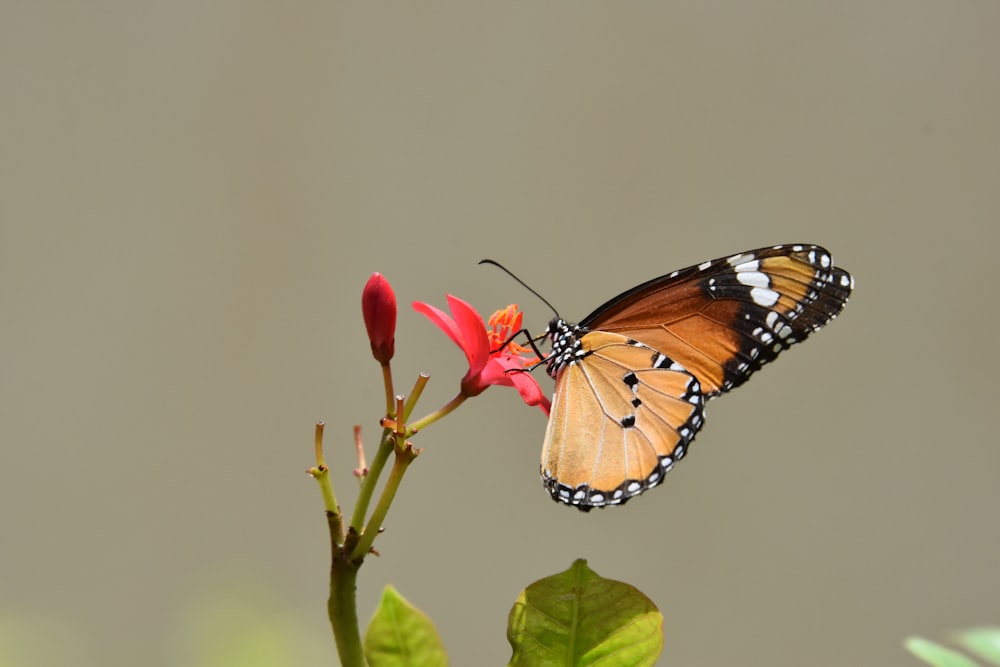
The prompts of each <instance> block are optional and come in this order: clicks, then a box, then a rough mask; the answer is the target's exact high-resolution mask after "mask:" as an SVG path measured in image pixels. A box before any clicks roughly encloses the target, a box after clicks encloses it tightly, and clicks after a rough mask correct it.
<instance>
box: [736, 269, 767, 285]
mask: <svg viewBox="0 0 1000 667" xmlns="http://www.w3.org/2000/svg"><path fill="white" fill-rule="evenodd" d="M736 279H737V280H739V281H740V282H741V283H743V284H744V285H749V286H750V287H770V286H771V281H770V280H769V279H768V277H767V275H766V274H764V273H761V272H760V271H737V272H736Z"/></svg>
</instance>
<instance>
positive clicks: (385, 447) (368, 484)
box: [351, 428, 392, 534]
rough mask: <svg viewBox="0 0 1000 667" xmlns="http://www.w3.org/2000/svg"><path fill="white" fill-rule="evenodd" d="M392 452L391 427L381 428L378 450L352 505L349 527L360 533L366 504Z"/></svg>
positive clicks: (366, 511)
mask: <svg viewBox="0 0 1000 667" xmlns="http://www.w3.org/2000/svg"><path fill="white" fill-rule="evenodd" d="M389 454H392V429H388V428H385V429H382V440H381V441H380V442H379V445H378V451H377V452H375V458H374V459H372V464H371V465H370V466H369V467H368V475H366V476H365V479H364V481H363V482H361V490H360V491H358V501H357V503H356V504H355V505H354V513H353V514H351V528H352V529H354V530H355V531H356V532H357V533H359V534H360V533H361V528H362V526H364V525H365V515H366V514H368V505H369V504H370V503H371V500H372V494H374V493H375V485H376V484H377V483H378V478H379V476H381V474H382V468H384V467H385V462H386V461H388V460H389Z"/></svg>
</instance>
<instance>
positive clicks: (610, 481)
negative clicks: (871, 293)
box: [541, 244, 853, 511]
mask: <svg viewBox="0 0 1000 667" xmlns="http://www.w3.org/2000/svg"><path fill="white" fill-rule="evenodd" d="M852 288H853V279H852V278H851V276H850V275H849V274H848V273H847V272H846V271H843V270H842V269H839V268H835V267H834V266H833V260H832V257H831V255H830V253H828V252H827V251H826V250H824V249H823V248H821V247H819V246H815V245H806V244H801V245H798V244H797V245H782V246H773V247H771V248H762V249H759V250H753V251H748V252H744V253H739V254H736V255H732V256H730V257H726V258H721V259H717V260H713V261H710V262H703V263H701V264H698V265H695V266H692V267H689V268H687V269H682V270H680V271H674V272H673V273H670V274H667V275H664V276H661V277H659V278H655V279H653V280H650V281H648V282H646V283H643V284H641V285H639V286H637V287H635V288H633V289H631V290H628V291H626V292H624V293H622V294H620V295H618V296H617V297H615V298H613V299H611V300H610V301H608V302H607V303H605V304H603V305H602V306H600V307H599V308H597V309H596V310H595V311H594V312H593V313H591V314H590V315H588V316H587V317H585V318H584V319H583V320H581V322H580V323H579V324H578V325H575V324H571V323H569V322H565V321H564V320H562V319H560V318H558V317H557V318H555V319H553V320H552V321H551V322H550V323H549V326H548V329H547V330H546V335H547V337H548V338H549V340H550V341H551V343H552V350H551V352H550V354H548V355H546V357H545V359H544V363H545V365H546V370H547V372H548V373H549V375H551V376H552V377H553V378H555V380H556V389H555V393H554V395H553V399H552V411H551V415H550V418H549V424H548V428H547V429H546V435H545V443H544V445H543V448H542V463H541V474H542V480H543V483H544V484H545V487H546V489H548V491H549V493H550V494H551V495H552V497H553V498H554V499H555V500H557V501H560V502H564V503H567V504H570V505H574V506H576V507H578V508H579V509H581V510H584V511H586V510H589V509H591V508H592V507H603V506H607V505H617V504H621V503H624V502H625V501H627V500H628V499H629V498H631V497H633V496H636V495H638V494H640V493H642V492H643V491H645V490H646V489H649V488H652V487H653V486H656V485H657V484H659V483H660V482H662V481H663V477H664V475H665V474H666V473H667V472H669V471H670V470H671V469H672V468H673V466H674V464H675V463H676V462H677V461H678V460H680V459H681V458H683V457H684V455H685V454H686V453H687V451H688V448H689V446H690V444H691V441H692V440H693V439H694V436H695V434H696V433H697V432H698V430H699V429H700V428H701V427H702V425H703V423H704V404H705V402H706V401H707V400H708V399H710V398H713V397H715V396H718V395H720V394H722V393H724V392H726V391H728V390H730V389H732V388H734V387H736V386H739V385H740V384H742V383H743V382H745V381H746V380H747V379H748V378H749V377H750V375H751V374H753V373H754V372H755V371H757V370H759V369H760V368H761V367H762V366H763V365H764V364H766V363H768V362H769V361H772V360H773V359H775V358H776V357H777V355H778V354H779V353H780V352H781V351H783V350H784V349H785V348H787V347H788V346H790V345H792V344H794V343H796V342H799V341H801V340H803V339H805V338H806V337H807V336H808V335H809V334H811V333H812V332H813V331H815V330H817V329H819V328H820V327H822V326H823V325H824V324H825V323H826V322H828V321H829V320H831V319H833V318H834V317H836V315H837V314H838V313H839V312H840V310H841V309H842V308H843V306H844V304H845V303H846V301H847V297H848V296H849V295H850V292H851V289H852Z"/></svg>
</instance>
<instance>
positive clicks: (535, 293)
mask: <svg viewBox="0 0 1000 667" xmlns="http://www.w3.org/2000/svg"><path fill="white" fill-rule="evenodd" d="M479 263H480V264H492V265H493V266H495V267H497V268H498V269H500V270H501V271H503V272H504V273H506V274H507V275H508V276H510V277H511V278H513V279H514V280H516V281H517V282H519V283H520V284H521V287H523V288H524V289H526V290H528V291H529V292H531V293H532V294H534V295H535V296H537V297H538V298H539V299H541V300H542V303H544V304H545V305H546V306H548V307H549V308H550V309H551V310H552V312H553V313H555V314H556V317H560V315H559V311H558V310H556V307H555V306H553V305H552V304H551V303H549V300H548V299H546V298H545V297H544V296H542V295H541V294H539V293H538V292H536V291H535V290H533V289H532V288H531V286H529V285H528V283H526V282H524V281H523V280H521V279H520V278H518V277H517V276H515V275H514V274H513V273H512V272H511V270H510V269H508V268H507V267H506V266H504V265H503V264H501V263H500V262H494V261H493V260H492V259H481V260H479Z"/></svg>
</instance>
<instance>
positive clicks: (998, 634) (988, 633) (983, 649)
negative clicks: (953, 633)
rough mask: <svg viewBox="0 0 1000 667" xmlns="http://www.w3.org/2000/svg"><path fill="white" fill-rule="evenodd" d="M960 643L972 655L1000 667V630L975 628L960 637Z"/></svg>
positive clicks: (964, 632) (961, 633) (962, 633)
mask: <svg viewBox="0 0 1000 667" xmlns="http://www.w3.org/2000/svg"><path fill="white" fill-rule="evenodd" d="M958 641H959V643H960V644H962V646H964V647H965V648H966V649H967V650H968V651H969V652H970V653H975V654H976V655H977V656H979V657H980V658H982V659H983V660H988V661H989V662H990V663H991V664H993V665H998V666H1000V628H973V629H972V630H965V631H963V632H960V633H959V635H958Z"/></svg>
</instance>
